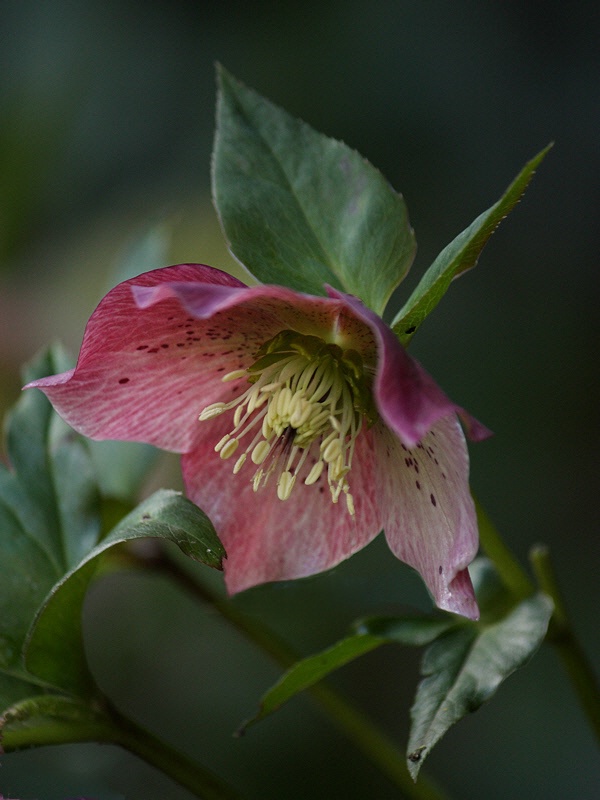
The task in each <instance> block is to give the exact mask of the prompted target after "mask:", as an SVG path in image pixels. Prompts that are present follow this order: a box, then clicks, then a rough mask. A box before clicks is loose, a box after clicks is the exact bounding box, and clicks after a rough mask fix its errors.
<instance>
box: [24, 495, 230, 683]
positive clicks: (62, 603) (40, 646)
mask: <svg viewBox="0 0 600 800" xmlns="http://www.w3.org/2000/svg"><path fill="white" fill-rule="evenodd" d="M146 537H158V538H161V539H165V540H167V541H172V542H174V543H175V544H176V545H177V546H178V547H179V548H180V549H181V550H182V551H183V552H184V553H185V554H186V555H188V556H190V557H191V558H193V559H194V560H196V561H200V562H202V563H203V564H206V565H208V566H210V567H215V568H217V569H221V568H222V560H223V558H224V556H225V550H224V548H223V545H222V544H221V542H220V541H219V539H218V538H217V535H216V533H215V531H214V528H213V526H212V524H211V523H210V521H209V520H208V517H207V516H206V515H205V514H204V512H203V511H201V510H200V509H199V508H198V507H197V506H195V505H194V504H193V503H192V502H191V501H189V500H186V498H184V497H183V496H182V495H181V494H180V493H178V492H174V491H169V490H166V489H163V490H160V491H158V492H156V493H155V494H153V495H152V496H151V497H149V498H148V499H147V500H145V501H144V502H143V503H141V504H140V505H139V506H138V507H137V508H136V509H134V510H133V511H132V512H131V513H130V514H128V515H127V516H126V517H125V518H124V519H123V520H121V522H120V523H119V524H118V525H117V526H116V527H115V528H114V529H113V530H112V531H111V533H110V534H109V535H108V536H107V537H106V538H105V539H103V540H102V542H100V544H98V545H97V546H96V547H94V548H93V549H92V550H91V551H90V552H89V553H88V554H87V555H86V556H85V558H84V559H83V560H82V561H81V562H80V563H79V564H78V565H77V566H76V567H75V568H74V569H72V570H71V571H70V572H68V573H67V574H66V575H65V576H64V577H63V578H62V579H61V580H60V581H58V582H57V583H56V584H55V585H54V586H53V587H52V589H51V591H50V593H49V595H48V597H47V598H46V599H45V601H44V603H43V604H42V606H41V608H40V611H39V613H38V615H37V617H36V619H35V622H34V624H33V626H32V630H31V633H30V635H29V637H28V640H27V643H26V645H25V665H26V667H27V670H28V671H29V672H30V673H31V674H33V675H35V676H36V677H38V678H40V679H42V680H44V681H46V682H47V683H49V684H51V685H52V686H55V687H57V688H60V689H63V690H64V691H67V692H69V693H71V694H75V695H80V696H86V695H89V694H91V693H93V691H94V687H93V682H92V680H91V677H90V676H89V674H88V671H87V663H86V659H85V653H84V650H83V644H82V632H81V614H82V609H83V602H84V600H85V595H86V593H87V589H88V586H89V584H90V582H91V581H92V580H93V578H94V577H95V575H96V574H97V572H98V569H99V568H100V567H101V566H102V556H103V555H104V554H105V553H106V552H107V551H108V550H110V549H111V548H113V547H114V546H115V545H120V544H123V543H125V542H128V541H132V540H134V539H141V538H146Z"/></svg>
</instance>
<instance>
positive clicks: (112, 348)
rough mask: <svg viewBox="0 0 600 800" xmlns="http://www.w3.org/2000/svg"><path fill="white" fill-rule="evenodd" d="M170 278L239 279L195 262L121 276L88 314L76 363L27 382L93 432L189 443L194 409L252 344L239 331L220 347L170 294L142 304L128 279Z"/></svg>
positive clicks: (221, 282) (234, 285)
mask: <svg viewBox="0 0 600 800" xmlns="http://www.w3.org/2000/svg"><path fill="white" fill-rule="evenodd" d="M173 280H177V281H187V282H198V281H204V282H210V283H212V284H217V285H218V286H224V287H228V288H229V291H232V289H233V290H237V289H238V288H239V287H242V286H243V284H241V283H240V282H239V281H238V280H237V279H235V278H233V277H231V276H230V275H226V274H225V273H224V272H220V271H219V270H215V269H212V268H211V267H206V266H203V265H197V264H183V265H179V266H176V267H167V268H165V269H160V270H154V271H152V272H148V273H144V274H143V275H139V276H138V277H136V278H133V279H131V280H128V281H125V282H124V283H121V284H119V285H118V286H116V287H115V288H114V289H113V290H112V291H110V292H109V293H108V294H107V295H106V297H105V298H104V299H103V300H102V301H101V303H100V304H99V306H98V308H97V309H96V310H95V311H94V313H93V314H92V316H91V318H90V320H89V322H88V325H87V327H86V331H85V336H84V340H83V344H82V347H81V352H80V355H79V359H78V362H77V366H76V368H75V370H70V371H69V372H66V373H63V374H61V375H54V376H51V377H49V378H43V379H41V380H37V381H33V382H32V383H30V384H29V385H28V387H26V388H30V387H37V388H39V389H42V391H44V392H45V393H46V395H47V396H48V398H49V399H50V401H51V402H52V404H53V405H54V406H55V408H56V409H57V411H58V412H59V414H61V416H62V417H63V418H64V419H65V420H66V421H67V422H68V423H69V424H70V425H71V426H72V427H74V428H76V429H77V430H78V431H80V432H81V433H84V434H85V435H87V436H89V437H91V438H98V439H123V440H139V441H144V442H149V443H150V444H155V445H157V446H159V447H162V448H165V449H167V450H174V451H182V450H185V449H187V447H189V445H190V443H191V440H192V436H193V433H194V432H195V429H196V426H197V425H198V424H199V423H198V422H197V418H198V413H199V410H200V409H201V408H203V407H204V406H205V405H207V404H208V403H211V402H212V401H213V399H214V398H215V395H216V394H219V393H220V392H221V391H222V384H221V383H220V381H219V380H215V375H216V374H223V373H224V372H226V371H230V370H231V369H235V368H237V366H238V361H239V360H240V359H244V358H245V359H246V360H248V359H249V355H248V351H249V349H250V347H251V345H249V343H248V342H247V341H246V340H245V339H244V337H240V336H238V337H237V339H235V340H233V338H232V342H231V346H230V348H224V347H223V342H222V341H221V340H220V339H221V338H222V337H219V340H215V339H214V338H212V337H211V336H208V335H207V334H206V331H205V330H203V329H202V326H201V325H199V324H198V323H197V322H196V321H195V320H194V319H192V318H191V317H190V315H189V314H187V313H186V311H185V310H184V309H183V308H182V305H181V303H180V302H179V301H178V300H176V299H169V300H166V301H165V302H162V303H160V304H159V305H157V306H154V307H153V308H150V309H147V310H145V311H140V309H139V308H138V307H137V305H136V303H135V300H134V297H133V294H132V286H139V285H142V286H143V285H145V286H153V285H157V284H160V283H164V282H168V281H173ZM204 327H206V326H204ZM227 349H228V352H223V351H224V350H227ZM207 364H210V369H207ZM219 370H220V373H219V372H218V371H219Z"/></svg>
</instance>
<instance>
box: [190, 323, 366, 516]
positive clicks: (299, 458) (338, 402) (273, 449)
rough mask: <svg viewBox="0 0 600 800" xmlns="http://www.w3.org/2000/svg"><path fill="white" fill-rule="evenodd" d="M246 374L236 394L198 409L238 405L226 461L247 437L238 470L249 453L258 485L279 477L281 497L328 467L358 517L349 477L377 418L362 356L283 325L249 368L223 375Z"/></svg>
mask: <svg viewBox="0 0 600 800" xmlns="http://www.w3.org/2000/svg"><path fill="white" fill-rule="evenodd" d="M244 379H245V382H246V383H245V384H242V391H241V393H240V394H239V396H238V397H236V398H235V399H234V400H232V401H231V402H228V403H225V402H221V403H212V404H211V405H209V406H207V407H206V408H204V409H203V410H202V413H201V414H200V417H199V419H200V421H205V420H209V419H212V418H213V417H216V416H219V415H221V414H224V413H226V412H228V411H234V413H233V427H232V430H231V431H230V432H229V433H227V434H225V436H223V438H222V439H221V440H220V441H219V442H218V443H217V444H216V446H215V451H216V452H217V453H219V455H220V457H221V458H222V459H228V458H231V457H232V456H233V455H234V454H238V453H239V448H240V443H241V441H242V440H244V442H245V443H246V442H247V444H246V446H245V447H244V451H243V452H242V453H241V455H239V454H238V457H237V459H236V461H235V464H234V467H233V472H234V474H237V473H238V472H240V470H241V469H242V467H243V466H244V464H245V463H246V461H247V460H248V459H250V461H251V462H252V463H253V464H254V465H255V466H256V468H257V469H256V471H255V472H254V475H253V477H252V483H253V488H254V491H255V492H256V491H258V490H259V489H260V488H261V487H263V486H265V485H266V484H267V482H268V481H269V479H270V478H271V476H273V475H276V476H277V495H278V497H279V498H280V499H281V500H287V498H288V497H290V495H291V493H292V490H293V488H294V485H295V484H296V483H297V482H298V481H299V480H301V481H303V482H304V484H305V485H307V486H311V485H312V484H315V483H317V481H318V480H319V478H320V477H321V475H322V474H323V473H324V472H326V477H327V482H328V485H329V490H330V492H331V499H332V500H333V502H334V503H337V501H338V499H339V498H340V496H341V495H342V494H343V495H344V497H345V499H346V505H347V508H348V511H349V513H350V514H351V515H354V501H353V498H352V495H351V493H350V485H349V483H348V477H347V476H348V474H349V472H350V470H351V467H352V457H353V454H354V447H355V443H356V438H357V436H358V434H359V432H360V430H361V427H362V424H363V419H365V418H366V419H367V421H369V422H371V421H373V419H374V411H373V401H372V398H371V391H370V385H369V382H368V381H367V378H366V375H365V367H364V365H363V362H362V359H361V357H360V355H359V354H358V353H357V352H356V351H355V350H342V348H340V347H339V346H338V345H336V344H328V343H326V342H324V341H323V340H322V339H320V338H319V337H317V336H311V335H306V334H300V333H297V332H296V331H291V330H285V331H282V332H281V333H279V334H278V335H277V336H275V337H274V338H273V339H270V340H269V341H268V342H266V343H265V344H264V345H263V346H262V347H261V348H260V350H259V351H258V353H257V357H256V360H255V361H254V363H253V364H252V365H251V366H250V367H249V368H248V369H240V370H234V371H233V372H229V373H228V374H226V375H225V376H223V378H222V380H223V381H226V382H227V381H242V380H244ZM234 409H235V410H234ZM313 445H314V446H313ZM309 456H312V457H310V458H309ZM315 459H316V460H315ZM307 462H308V463H307Z"/></svg>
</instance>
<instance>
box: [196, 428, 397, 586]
mask: <svg viewBox="0 0 600 800" xmlns="http://www.w3.org/2000/svg"><path fill="white" fill-rule="evenodd" d="M223 416H226V415H223ZM205 424H206V426H207V427H210V432H209V433H206V435H204V434H202V435H200V431H199V435H198V439H197V441H196V443H195V445H194V447H193V448H192V450H191V451H190V452H189V453H187V454H185V455H184V456H183V459H182V466H183V474H184V480H185V485H186V490H187V494H188V496H189V497H190V498H191V499H192V500H193V501H194V502H195V503H197V505H199V506H200V507H201V508H202V509H203V510H204V511H205V512H206V513H207V514H208V516H209V518H210V519H211V521H212V522H213V524H214V526H215V529H216V531H217V533H218V535H219V538H220V539H221V540H222V542H223V544H224V545H225V549H226V551H227V559H226V561H225V563H224V567H225V581H226V584H227V588H228V591H229V592H230V593H232V594H234V593H236V592H240V591H242V590H243V589H247V588H249V587H251V586H255V585H257V584H261V583H265V582H267V581H277V580H288V579H292V578H301V577H304V576H307V575H314V574H316V573H318V572H322V571H324V570H327V569H330V568H331V567H334V566H335V565H336V564H338V563H339V562H340V561H343V560H344V559H346V558H348V557H349V556H351V555H352V554H353V553H355V552H357V551H358V550H360V549H362V548H363V547H364V546H365V545H366V544H368V543H369V542H370V541H371V540H372V539H373V538H374V537H375V536H376V535H377V534H378V533H379V532H380V531H381V511H380V509H379V508H378V506H377V504H376V503H375V502H374V500H375V497H374V492H373V488H374V487H373V480H372V476H373V470H374V464H373V459H374V452H373V445H372V441H371V437H370V435H364V436H363V435H361V437H360V438H359V440H358V442H357V447H356V451H355V461H354V464H355V466H353V468H352V472H351V490H352V492H353V497H354V502H355V505H356V516H355V517H354V518H352V517H351V516H350V514H349V513H348V511H347V509H346V504H345V500H344V497H343V496H342V497H341V498H340V500H339V502H338V503H337V504H333V503H332V501H331V495H330V491H329V487H328V486H327V480H326V478H325V477H324V476H322V477H321V479H320V480H319V481H318V482H317V483H315V484H314V485H313V486H305V485H304V484H303V483H300V482H298V483H297V485H296V486H295V487H294V489H293V491H292V494H291V497H290V498H289V499H287V500H284V501H282V500H280V499H279V498H278V497H277V493H276V475H273V476H271V479H270V481H269V483H268V484H267V485H266V486H265V487H263V488H261V489H260V490H259V491H258V492H254V491H253V488H252V476H253V474H254V471H255V470H256V467H255V466H254V465H253V464H252V463H251V462H250V459H248V460H247V462H246V463H245V464H244V466H243V467H242V469H241V471H240V472H239V473H238V474H237V475H233V474H232V467H233V463H232V462H234V461H235V458H236V456H233V458H231V459H229V460H227V461H223V460H222V459H221V458H219V456H218V455H217V454H216V453H215V452H214V450H213V444H214V442H216V441H218V440H219V439H220V437H221V436H223V435H224V434H225V433H227V432H228V430H229V429H230V426H229V425H228V424H227V420H224V419H223V417H218V418H216V419H214V420H211V421H210V422H207V423H205ZM236 455H237V454H236Z"/></svg>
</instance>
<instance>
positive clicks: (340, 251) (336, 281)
mask: <svg viewBox="0 0 600 800" xmlns="http://www.w3.org/2000/svg"><path fill="white" fill-rule="evenodd" d="M218 83H219V97H218V104H217V130H216V136H215V145H214V151H213V197H214V202H215V205H216V208H217V212H218V214H219V218H220V221H221V225H222V227H223V231H224V233H225V237H226V239H227V241H228V244H229V247H230V249H231V252H232V253H233V255H234V256H235V257H236V258H237V259H238V260H239V261H240V262H241V263H242V264H243V265H244V266H245V267H246V268H247V269H248V270H249V271H250V272H251V273H252V275H254V276H255V277H256V278H257V279H258V280H259V281H262V282H263V283H273V284H279V285H283V286H289V287H290V288H292V289H295V290H297V291H300V292H306V293H309V294H317V295H319V294H323V293H324V284H330V285H331V286H333V287H335V288H337V289H339V290H342V291H346V292H349V293H350V294H353V295H356V296H357V297H360V298H361V299H362V300H363V302H364V303H365V304H366V305H367V306H369V307H370V308H372V309H373V310H374V311H376V312H377V313H378V314H381V313H382V312H383V309H384V308H385V305H386V303H387V301H388V299H389V297H390V295H391V293H392V291H393V290H394V289H395V287H396V286H397V285H398V284H399V283H400V281H401V280H402V278H403V277H404V276H405V275H406V273H407V271H408V269H409V267H410V265H411V263H412V260H413V257H414V252H415V247H416V245H415V239H414V235H413V231H412V228H411V227H410V224H409V221H408V214H407V211H406V206H405V204H404V200H403V198H402V196H401V195H400V194H398V193H397V192H396V191H395V190H394V189H393V188H392V187H391V186H390V185H389V184H388V183H387V181H386V180H385V178H384V177H383V176H382V175H381V173H380V172H379V171H378V170H376V169H375V168H374V167H373V166H372V165H371V164H369V162H368V161H366V160H365V159H364V158H363V157H362V156H361V155H359V154H358V153H357V152H356V151H354V150H352V149H351V148H349V147H347V146H346V145H345V144H343V143H342V142H339V141H336V140H334V139H330V138H328V137H327V136H324V135H323V134H320V133H317V131H315V130H313V129H312V128H311V127H309V126H308V125H306V124H305V123H304V122H302V121H300V120H297V119H295V118H294V117H292V116H290V115H289V114H288V113H287V112H286V111H284V110H283V109H281V108H279V107H277V106H275V105H274V104H273V103H271V102H269V101H268V100H266V99H265V98H264V97H261V96H260V95H259V94H257V93H256V92H254V91H252V90H251V89H248V88H247V87H245V86H244V85H243V84H241V83H239V82H238V81H237V80H236V79H235V78H233V77H232V76H231V75H230V74H229V73H228V72H227V71H226V70H224V69H223V68H219V69H218Z"/></svg>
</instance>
